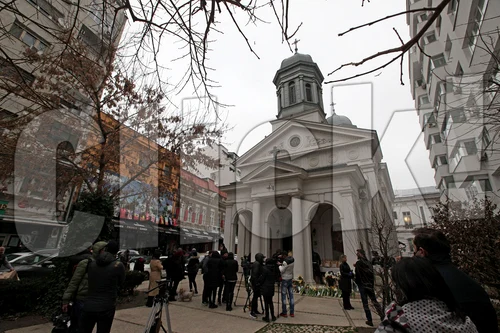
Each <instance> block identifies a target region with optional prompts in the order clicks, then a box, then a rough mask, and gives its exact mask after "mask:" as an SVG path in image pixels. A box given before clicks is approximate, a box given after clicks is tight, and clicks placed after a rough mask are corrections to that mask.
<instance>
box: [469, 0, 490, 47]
mask: <svg viewBox="0 0 500 333" xmlns="http://www.w3.org/2000/svg"><path fill="white" fill-rule="evenodd" d="M486 3H487V0H479V1H478V4H477V7H476V13H475V15H474V18H473V20H472V22H471V24H472V26H471V28H470V32H469V50H470V52H471V53H474V49H475V48H476V43H477V40H478V39H479V34H480V29H481V24H482V23H483V19H484V14H485V11H486Z"/></svg>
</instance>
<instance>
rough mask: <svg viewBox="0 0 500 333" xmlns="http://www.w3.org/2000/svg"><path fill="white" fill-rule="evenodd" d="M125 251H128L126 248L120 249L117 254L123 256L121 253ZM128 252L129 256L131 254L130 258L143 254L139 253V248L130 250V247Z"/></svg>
mask: <svg viewBox="0 0 500 333" xmlns="http://www.w3.org/2000/svg"><path fill="white" fill-rule="evenodd" d="M125 251H127V250H126V249H125V250H120V251H118V253H117V256H118V257H120V256H121V254H122V253H123V252H125ZM128 252H129V256H130V258H132V257H136V256H140V255H141V254H140V253H139V251H137V250H130V249H129V250H128Z"/></svg>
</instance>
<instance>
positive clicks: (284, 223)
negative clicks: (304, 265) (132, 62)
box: [267, 208, 293, 255]
mask: <svg viewBox="0 0 500 333" xmlns="http://www.w3.org/2000/svg"><path fill="white" fill-rule="evenodd" d="M267 229H268V235H269V237H268V241H269V254H270V255H273V254H274V253H276V251H277V250H282V251H286V252H289V251H292V249H293V247H292V246H293V245H292V244H293V241H292V212H291V211H290V210H289V209H286V208H284V209H280V208H275V209H274V210H273V211H272V212H271V213H270V214H269V217H268V219H267Z"/></svg>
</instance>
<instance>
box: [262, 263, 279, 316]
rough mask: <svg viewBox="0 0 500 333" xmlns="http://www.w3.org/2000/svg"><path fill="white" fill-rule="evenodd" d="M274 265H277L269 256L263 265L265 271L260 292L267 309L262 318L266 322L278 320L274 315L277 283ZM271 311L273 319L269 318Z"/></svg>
mask: <svg viewBox="0 0 500 333" xmlns="http://www.w3.org/2000/svg"><path fill="white" fill-rule="evenodd" d="M273 265H275V262H274V261H273V259H271V258H268V259H267V260H266V264H265V265H264V267H263V272H262V275H261V277H260V280H259V284H260V292H261V295H262V296H263V297H264V307H265V309H266V315H265V316H264V317H263V318H262V320H264V321H266V322H270V321H271V320H272V321H275V320H276V317H275V316H274V304H273V296H274V284H275V283H276V277H275V276H274V267H273ZM269 311H271V319H269Z"/></svg>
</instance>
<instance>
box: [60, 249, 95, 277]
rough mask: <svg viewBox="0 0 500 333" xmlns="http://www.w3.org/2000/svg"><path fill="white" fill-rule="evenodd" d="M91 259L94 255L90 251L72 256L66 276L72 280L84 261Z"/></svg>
mask: <svg viewBox="0 0 500 333" xmlns="http://www.w3.org/2000/svg"><path fill="white" fill-rule="evenodd" d="M89 258H92V253H91V252H90V251H89V250H85V251H83V252H80V253H78V254H75V255H74V256H71V257H70V258H69V263H68V269H67V271H66V276H67V277H68V278H70V279H71V277H72V276H73V274H74V272H75V270H76V267H77V266H78V264H79V263H80V262H81V261H82V260H87V259H89Z"/></svg>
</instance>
